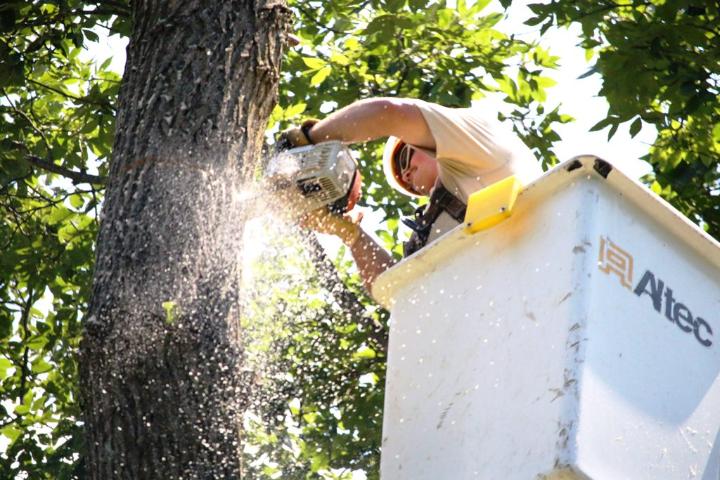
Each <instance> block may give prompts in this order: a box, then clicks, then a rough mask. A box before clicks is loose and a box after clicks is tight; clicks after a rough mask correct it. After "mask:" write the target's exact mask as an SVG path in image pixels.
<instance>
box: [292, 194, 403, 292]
mask: <svg viewBox="0 0 720 480" xmlns="http://www.w3.org/2000/svg"><path fill="white" fill-rule="evenodd" d="M361 218H362V217H361V216H360V217H357V218H354V219H353V218H351V216H350V215H347V214H346V215H344V216H342V217H341V216H337V215H333V214H331V213H330V212H328V211H327V209H324V208H322V209H319V210H316V211H314V212H312V213H310V214H309V215H308V216H307V217H305V220H304V221H303V226H305V227H306V228H311V229H313V230H315V231H317V232H321V233H328V234H332V235H336V236H337V237H338V238H340V240H341V241H342V242H343V243H344V244H345V245H346V246H347V247H348V248H349V249H350V253H351V254H352V257H353V260H354V261H355V265H357V267H358V271H359V272H360V277H361V278H362V280H363V285H365V288H366V289H367V291H368V292H369V293H372V290H371V288H372V284H373V282H374V281H375V279H376V278H377V277H378V275H380V274H381V273H383V272H384V271H385V270H387V269H388V268H389V267H391V266H392V265H393V264H394V263H395V261H394V260H393V258H392V257H391V256H390V254H389V253H388V252H387V251H386V250H385V249H384V248H382V247H381V246H380V245H378V244H377V243H376V242H375V240H373V239H372V237H371V236H370V235H368V234H367V232H365V231H364V230H363V229H362V228H361V227H360V225H359V223H360V219H361Z"/></svg>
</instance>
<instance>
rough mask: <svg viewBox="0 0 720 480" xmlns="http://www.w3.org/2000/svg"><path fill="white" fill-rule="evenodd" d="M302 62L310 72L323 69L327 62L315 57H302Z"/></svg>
mask: <svg viewBox="0 0 720 480" xmlns="http://www.w3.org/2000/svg"><path fill="white" fill-rule="evenodd" d="M302 60H303V62H304V63H305V65H307V66H308V67H309V68H310V69H312V70H318V69H320V68H323V67H324V66H325V65H327V62H325V60H323V59H322V58H317V57H303V59H302Z"/></svg>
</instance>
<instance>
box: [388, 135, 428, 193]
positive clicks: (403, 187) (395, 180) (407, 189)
mask: <svg viewBox="0 0 720 480" xmlns="http://www.w3.org/2000/svg"><path fill="white" fill-rule="evenodd" d="M404 145H405V142H403V141H402V140H401V139H399V138H397V137H392V136H391V137H390V138H388V140H387V143H385V150H384V151H383V170H384V171H385V177H386V178H387V181H388V183H389V184H390V186H391V187H393V188H394V189H395V190H397V191H399V192H401V193H404V194H405V195H410V196H411V197H420V196H421V195H420V194H419V193H417V192H416V191H415V190H413V188H412V187H411V186H410V185H407V184H406V183H405V182H404V181H403V179H402V176H401V175H400V172H399V171H398V169H397V166H396V162H395V155H397V153H398V152H399V151H400V149H401V148H402V147H403V146H404Z"/></svg>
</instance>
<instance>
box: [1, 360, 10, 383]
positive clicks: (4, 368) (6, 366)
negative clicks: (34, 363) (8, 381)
mask: <svg viewBox="0 0 720 480" xmlns="http://www.w3.org/2000/svg"><path fill="white" fill-rule="evenodd" d="M11 368H13V363H12V362H11V361H10V360H8V359H7V358H5V357H0V380H4V379H5V378H7V376H8V370H10V369H11Z"/></svg>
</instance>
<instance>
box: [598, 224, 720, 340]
mask: <svg viewBox="0 0 720 480" xmlns="http://www.w3.org/2000/svg"><path fill="white" fill-rule="evenodd" d="M598 268H600V271H601V272H605V273H607V274H608V275H609V274H611V273H612V274H614V275H617V277H618V278H619V279H620V284H621V285H622V286H624V287H625V288H627V289H628V290H630V291H632V292H633V293H634V294H635V295H637V296H638V297H642V296H643V295H647V296H648V297H650V300H651V301H652V306H653V308H654V309H655V311H657V312H658V313H659V314H661V315H663V314H664V315H665V318H667V319H668V320H670V321H671V322H673V323H674V324H675V325H676V326H677V327H678V328H679V329H680V330H681V331H683V332H685V333H687V334H689V335H693V336H694V337H695V339H696V340H697V341H698V342H699V343H700V345H703V346H705V347H709V346H710V345H712V343H713V342H712V335H713V331H712V328H710V325H709V324H708V322H706V321H705V320H704V319H702V318H700V317H695V316H693V314H692V312H691V311H690V309H689V308H688V307H687V306H685V304H684V303H682V302H680V301H679V300H678V299H676V298H675V297H674V296H673V290H672V288H670V286H669V285H666V284H665V282H663V281H662V280H661V279H659V278H657V277H656V276H655V274H654V273H653V272H651V271H650V270H646V271H645V273H644V274H643V276H642V278H641V279H640V280H639V281H638V282H637V285H635V288H634V289H633V286H632V285H633V257H632V255H630V254H629V253H628V252H626V251H625V250H623V249H622V248H620V247H619V246H618V245H617V244H615V243H613V242H612V241H610V239H609V238H606V237H600V253H599V256H598Z"/></svg>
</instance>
